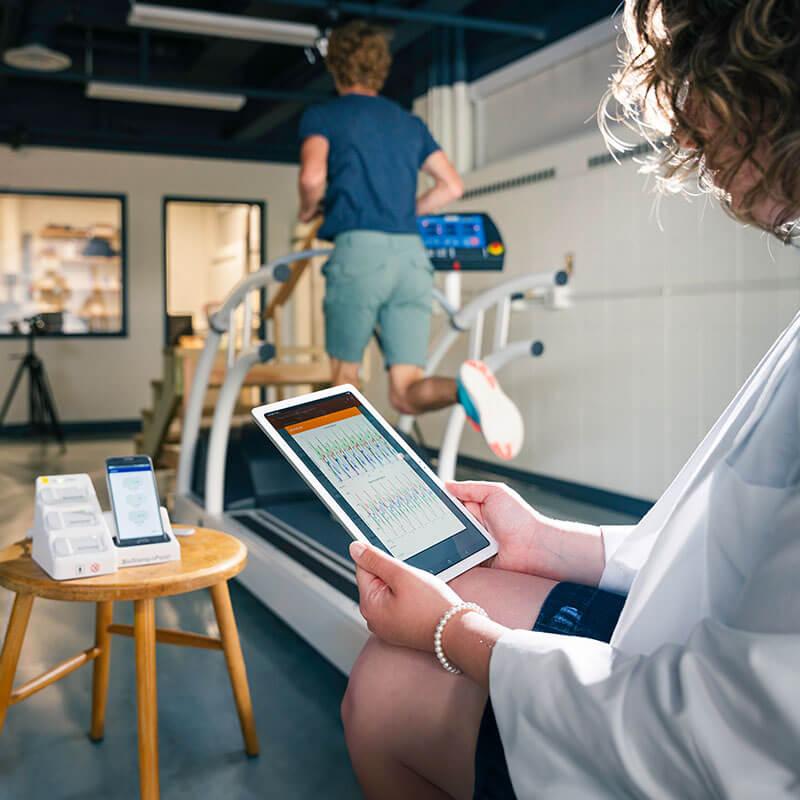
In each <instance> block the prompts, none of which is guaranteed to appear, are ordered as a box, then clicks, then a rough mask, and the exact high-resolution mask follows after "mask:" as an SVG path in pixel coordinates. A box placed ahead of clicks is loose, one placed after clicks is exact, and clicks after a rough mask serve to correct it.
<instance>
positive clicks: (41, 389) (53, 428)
mask: <svg viewBox="0 0 800 800" xmlns="http://www.w3.org/2000/svg"><path fill="white" fill-rule="evenodd" d="M23 325H25V326H26V327H27V330H24V331H23ZM11 330H12V331H13V332H14V333H16V334H23V335H24V336H25V337H26V339H27V340H28V349H27V352H26V353H25V354H24V355H21V356H12V358H19V359H21V360H20V365H19V367H17V371H16V373H15V374H14V377H13V379H12V381H11V386H9V387H8V392H7V393H6V396H5V400H3V407H2V408H1V409H0V430H2V427H3V423H4V422H5V418H6V415H7V414H8V411H9V409H10V408H11V403H12V401H13V400H14V395H15V394H16V391H17V389H18V388H19V385H20V383H21V382H22V378H23V376H24V375H25V374H26V373H27V375H28V427H29V428H30V431H31V433H32V434H34V435H38V436H41V437H43V438H44V437H45V436H52V437H53V438H55V439H56V441H57V442H58V443H59V444H60V445H61V447H62V449H63V448H64V430H63V428H62V427H61V422H60V421H59V418H58V412H57V411H56V403H55V399H54V398H53V392H52V390H51V389H50V381H49V380H48V379H47V372H46V371H45V368H44V362H43V361H42V359H41V358H39V356H38V355H36V346H35V344H34V342H35V339H36V337H37V336H41V335H43V334H49V333H62V332H63V330H64V314H63V312H61V311H56V312H45V313H40V314H34V315H33V316H31V317H25V318H24V319H22V320H17V321H16V322H12V323H11Z"/></svg>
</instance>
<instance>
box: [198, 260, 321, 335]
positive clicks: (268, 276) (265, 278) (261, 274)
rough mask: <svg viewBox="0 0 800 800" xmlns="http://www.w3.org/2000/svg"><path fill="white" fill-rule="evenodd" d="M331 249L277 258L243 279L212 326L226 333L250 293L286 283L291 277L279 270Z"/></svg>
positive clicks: (218, 310) (223, 303) (229, 296)
mask: <svg viewBox="0 0 800 800" xmlns="http://www.w3.org/2000/svg"><path fill="white" fill-rule="evenodd" d="M330 253H331V250H330V248H328V247H326V248H317V249H316V250H300V251H299V252H297V253H289V255H286V256H282V257H281V258H276V259H275V260H274V261H270V262H269V263H268V264H264V265H263V266H261V267H259V268H258V269H257V270H256V271H255V272H253V273H251V274H250V275H248V276H247V277H246V278H243V279H242V280H241V281H239V283H237V284H236V286H234V287H233V289H231V291H230V293H229V294H228V296H227V297H226V298H225V300H224V301H223V302H222V305H221V306H220V307H219V309H217V310H216V311H215V312H214V313H213V314H212V315H211V317H210V322H211V325H212V326H213V327H214V329H215V330H217V331H219V332H220V333H224V332H225V331H227V330H228V325H229V324H230V319H231V314H232V313H233V312H234V311H235V310H236V309H237V308H238V307H239V306H240V305H241V304H242V302H243V300H244V299H245V298H246V297H247V295H248V294H250V292H252V291H255V290H256V289H265V288H266V287H267V286H269V285H270V284H271V283H285V282H286V281H287V280H288V278H289V275H288V274H287V275H286V276H285V277H282V276H281V274H280V272H279V268H280V267H288V266H289V265H290V264H294V262H295V261H307V260H309V259H311V258H317V257H319V256H327V255H330ZM276 273H277V274H276Z"/></svg>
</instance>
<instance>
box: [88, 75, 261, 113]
mask: <svg viewBox="0 0 800 800" xmlns="http://www.w3.org/2000/svg"><path fill="white" fill-rule="evenodd" d="M86 96H87V97H93V98H95V99H96V100H121V101H123V102H127V103H155V104H156V105H163V106H188V107H189V108H210V109H214V110H215V111H238V110H239V109H240V108H241V107H242V106H243V105H244V104H245V103H246V102H247V98H246V97H245V96H244V95H243V94H223V93H221V92H219V93H218V92H194V91H190V90H188V89H159V88H157V87H153V86H137V85H136V84H127V83H106V82H104V81H89V83H87V84H86Z"/></svg>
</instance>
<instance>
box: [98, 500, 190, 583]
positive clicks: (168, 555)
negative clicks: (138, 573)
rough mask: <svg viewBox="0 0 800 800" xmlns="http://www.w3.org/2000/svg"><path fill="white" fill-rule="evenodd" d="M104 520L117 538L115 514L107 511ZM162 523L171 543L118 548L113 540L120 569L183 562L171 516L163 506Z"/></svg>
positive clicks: (112, 534)
mask: <svg viewBox="0 0 800 800" xmlns="http://www.w3.org/2000/svg"><path fill="white" fill-rule="evenodd" d="M103 518H104V520H105V523H106V526H107V528H108V530H109V532H110V534H111V536H112V537H114V538H116V535H117V524H116V522H115V521H114V514H113V512H111V511H106V512H105V513H104V514H103ZM161 522H162V524H163V526H164V531H165V532H166V534H167V536H169V541H166V542H156V543H154V544H140V545H136V546H135V547H118V546H117V544H116V542H115V541H114V540H112V541H113V544H114V551H115V553H116V558H117V566H118V567H119V569H125V568H127V567H143V566H145V565H146V564H166V563H167V562H168V561H180V560H181V546H180V544H178V540H177V539H176V538H175V531H173V530H172V525H171V523H170V521H169V514H168V513H167V509H166V508H164V506H161Z"/></svg>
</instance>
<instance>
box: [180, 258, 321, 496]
mask: <svg viewBox="0 0 800 800" xmlns="http://www.w3.org/2000/svg"><path fill="white" fill-rule="evenodd" d="M329 252H330V250H329V249H327V248H326V249H315V250H302V251H299V252H297V253H290V254H289V255H286V256H282V257H281V258H276V259H275V260H274V261H270V262H268V263H267V264H264V265H263V266H262V267H260V268H259V269H258V270H256V271H255V272H253V273H252V274H250V275H248V276H247V277H245V278H243V279H242V280H241V281H239V283H238V284H237V285H236V286H234V287H233V289H231V291H230V292H229V293H228V296H227V297H226V298H225V300H224V301H223V303H222V305H221V306H220V308H219V309H218V310H217V311H216V312H214V314H212V315H211V316H210V317H209V331H208V336H207V338H206V343H205V346H204V347H203V352H202V353H201V354H200V358H199V359H198V361H197V367H196V369H195V373H194V379H193V380H192V386H191V389H190V391H189V402H188V403H187V405H186V412H185V414H184V417H183V430H182V431H181V446H180V458H179V461H178V474H177V478H176V487H175V488H176V492H177V493H178V494H179V495H186V494H188V493H189V491H190V489H191V483H192V469H193V467H194V456H195V451H196V449H197V439H198V437H199V435H200V423H201V422H202V418H203V401H204V399H205V395H206V390H207V389H208V384H209V381H210V379H211V373H212V372H213V369H214V361H215V359H216V356H217V353H218V352H219V347H220V343H221V341H222V337H223V335H225V334H227V333H229V330H230V327H231V320H232V319H233V315H234V313H235V312H236V310H237V309H238V308H239V306H240V305H241V304H242V303H243V302H244V301H245V300H246V298H247V296H248V295H249V294H250V292H253V291H260V290H261V289H266V288H267V287H268V286H270V285H272V284H276V283H285V282H286V281H287V280H288V279H289V277H290V275H291V272H290V270H289V266H290V265H291V264H294V263H295V262H296V261H304V260H307V259H311V258H316V257H317V256H325V255H328V254H329ZM231 349H233V348H231ZM231 355H233V353H231ZM235 360H236V359H235V358H233V357H231V358H230V359H229V361H230V364H229V366H232V365H233V363H234V362H235Z"/></svg>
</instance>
